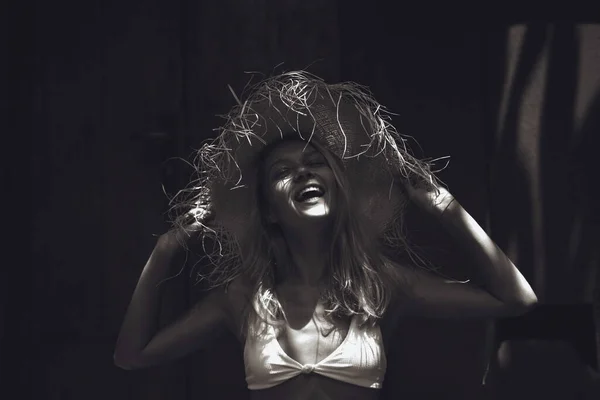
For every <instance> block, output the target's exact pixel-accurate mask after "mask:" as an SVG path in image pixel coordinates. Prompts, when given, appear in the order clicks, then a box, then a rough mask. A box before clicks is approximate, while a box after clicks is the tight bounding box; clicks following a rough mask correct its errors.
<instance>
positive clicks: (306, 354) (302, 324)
mask: <svg viewBox="0 0 600 400" xmlns="http://www.w3.org/2000/svg"><path fill="white" fill-rule="evenodd" d="M284 310H285V313H286V318H287V322H288V323H287V324H285V325H284V326H282V327H281V328H278V329H276V330H275V336H276V338H277V342H278V343H279V345H280V346H281V348H282V350H283V351H284V352H285V353H286V354H287V355H288V356H289V357H291V358H292V359H294V360H296V361H297V362H299V363H300V364H302V365H305V364H318V363H319V362H321V361H322V360H324V359H325V358H327V357H329V356H330V355H331V354H332V353H334V352H335V351H336V350H337V349H339V348H340V346H341V345H342V344H343V342H344V340H345V339H346V336H347V335H348V332H349V330H350V320H349V319H346V320H333V321H330V320H329V319H327V318H326V316H325V308H324V306H323V305H322V304H321V303H320V302H317V303H316V305H315V304H314V303H313V304H312V305H311V304H310V303H307V304H304V303H302V302H294V303H292V304H290V303H287V304H286V305H285V306H284Z"/></svg>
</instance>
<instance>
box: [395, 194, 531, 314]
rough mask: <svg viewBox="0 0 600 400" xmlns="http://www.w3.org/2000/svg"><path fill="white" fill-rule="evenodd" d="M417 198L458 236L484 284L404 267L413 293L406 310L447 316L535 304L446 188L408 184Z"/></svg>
mask: <svg viewBox="0 0 600 400" xmlns="http://www.w3.org/2000/svg"><path fill="white" fill-rule="evenodd" d="M409 193H410V194H411V197H412V199H413V200H415V201H416V202H417V204H419V205H420V206H421V207H422V208H423V209H424V210H426V211H427V212H429V213H430V214H431V215H432V216H434V217H436V218H439V220H440V222H441V224H442V225H443V226H444V227H445V228H446V230H447V231H448V232H449V233H450V234H451V235H452V236H453V237H454V239H455V240H456V244H457V246H459V247H460V248H462V250H463V251H465V252H466V253H468V254H469V255H470V257H471V258H472V260H473V261H474V265H475V269H474V271H472V272H473V274H474V275H476V276H477V278H479V279H478V281H480V282H481V286H480V287H478V286H475V285H471V284H463V283H448V282H446V281H445V280H443V279H441V278H439V277H437V276H433V275H431V274H427V273H425V272H422V271H415V270H411V269H410V268H402V269H401V271H403V272H404V274H405V276H406V280H407V281H408V282H409V286H410V290H411V293H412V296H411V299H410V300H409V301H407V302H406V305H405V307H401V308H403V309H404V311H405V312H408V313H414V314H421V315H436V316H446V317H467V316H474V317H501V316H510V315H518V314H522V313H524V312H526V311H528V310H529V309H530V308H531V307H533V306H535V305H536V303H537V297H536V295H535V293H534V291H533V289H532V288H531V286H530V285H529V283H528V282H527V280H526V279H525V278H524V277H523V275H522V274H521V273H520V272H519V270H518V269H517V267H516V266H515V265H514V264H513V263H512V261H511V260H510V259H509V258H508V257H507V256H506V254H504V252H503V251H502V250H501V249H500V248H499V247H498V246H497V245H496V244H495V243H494V241H493V240H492V239H491V238H490V237H489V236H488V235H487V233H486V232H485V231H484V230H483V229H482V228H481V227H480V226H479V224H478V223H477V222H476V221H475V219H473V217H471V215H469V213H468V212H467V211H466V210H465V209H464V208H463V207H462V206H461V205H460V204H459V203H458V201H456V200H455V199H454V197H452V195H450V193H448V192H447V191H446V190H445V189H442V190H441V191H440V193H435V192H432V191H425V190H418V189H417V190H416V189H414V188H410V187H409Z"/></svg>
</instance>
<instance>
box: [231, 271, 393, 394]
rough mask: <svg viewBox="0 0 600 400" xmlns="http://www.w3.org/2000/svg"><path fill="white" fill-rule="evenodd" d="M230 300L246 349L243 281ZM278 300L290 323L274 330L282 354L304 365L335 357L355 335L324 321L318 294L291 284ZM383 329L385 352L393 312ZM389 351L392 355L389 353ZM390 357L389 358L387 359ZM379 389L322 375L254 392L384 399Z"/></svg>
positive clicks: (340, 323)
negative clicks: (347, 340)
mask: <svg viewBox="0 0 600 400" xmlns="http://www.w3.org/2000/svg"><path fill="white" fill-rule="evenodd" d="M232 286H233V290H231V291H230V293H231V295H230V296H229V298H230V301H231V302H232V306H233V307H232V309H233V310H234V312H233V313H232V319H233V321H232V329H236V332H235V333H236V337H237V338H238V340H240V343H241V345H242V348H244V347H245V344H246V337H245V335H243V334H240V332H244V330H243V329H241V328H240V327H241V326H242V324H243V318H244V312H243V310H244V309H245V307H248V306H249V303H248V302H249V293H250V292H249V290H248V288H247V287H243V284H242V283H240V281H239V280H238V281H237V282H235V283H234V284H232ZM276 292H277V296H278V298H279V300H280V301H281V302H282V306H283V308H284V310H285V313H286V316H287V319H288V323H287V324H286V325H285V326H284V327H282V328H280V329H275V328H273V330H272V332H273V333H274V335H275V337H276V338H277V342H278V344H279V346H280V347H281V350H283V352H284V353H285V354H286V355H287V356H289V357H290V358H292V359H293V360H295V361H297V362H298V363H300V364H302V365H306V364H313V365H316V364H318V363H319V362H320V361H322V360H324V359H325V358H327V357H328V356H330V355H331V354H332V353H334V352H335V351H336V350H337V349H338V348H340V346H341V345H342V344H343V342H344V340H345V338H346V336H347V335H348V332H349V330H350V324H351V321H350V319H349V318H347V319H345V320H335V321H333V323H331V322H328V321H327V320H326V319H325V318H324V314H325V310H324V307H323V304H322V303H321V302H319V301H318V298H319V292H318V291H317V290H307V289H306V288H300V287H297V286H292V285H282V286H281V287H278V288H277V290H276ZM387 314H388V315H385V316H384V318H383V319H382V321H381V323H380V324H379V326H380V328H381V333H382V336H383V342H384V349H386V350H387V347H388V346H386V345H385V344H386V343H387V342H388V341H389V336H390V330H391V328H392V325H393V324H392V322H391V318H390V316H389V314H390V313H387ZM386 352H387V351H386ZM382 356H383V357H385V355H382ZM379 392H380V390H379V389H371V388H367V387H363V386H358V385H354V384H351V383H346V382H342V381H340V380H335V379H332V378H328V377H325V376H322V375H319V374H314V373H313V374H300V375H298V376H295V377H294V378H292V379H289V380H286V381H285V382H283V383H281V384H278V385H276V386H273V387H270V388H267V389H261V390H251V398H252V399H254V400H269V399H281V398H286V399H308V398H310V399H332V400H333V399H356V400H371V399H377V398H378V397H379Z"/></svg>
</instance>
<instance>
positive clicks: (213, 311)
mask: <svg viewBox="0 0 600 400" xmlns="http://www.w3.org/2000/svg"><path fill="white" fill-rule="evenodd" d="M193 225H196V228H198V227H199V225H201V224H199V223H196V224H192V228H191V229H190V230H191V231H193V230H194V227H193ZM181 233H184V235H189V234H190V232H181V231H170V232H168V233H166V234H164V235H162V236H161V237H160V238H159V239H158V242H157V244H156V246H155V248H154V250H153V251H152V254H151V255H150V258H149V259H148V262H147V263H146V265H145V266H144V269H143V271H142V274H141V276H140V279H139V281H138V284H137V286H136V288H135V291H134V292H133V296H132V299H131V302H130V303H129V307H128V309H127V312H126V314H125V319H124V321H123V325H122V326H121V331H120V332H119V337H118V339H117V344H116V348H115V352H114V361H115V364H116V365H117V366H119V367H121V368H123V369H135V368H143V367H149V366H153V365H157V364H161V363H163V362H167V361H171V360H173V359H176V358H179V357H182V356H185V355H187V354H189V353H191V352H192V351H194V350H197V349H198V348H201V347H203V346H204V345H206V344H207V343H208V341H209V340H210V339H212V338H213V337H214V336H215V334H218V333H219V332H222V330H223V328H227V323H228V322H229V320H228V318H229V312H228V310H229V308H228V302H227V297H226V294H225V291H224V289H223V288H217V289H213V290H211V291H210V292H209V293H208V295H207V296H205V297H204V298H203V299H202V300H200V301H199V302H198V303H197V304H196V305H195V306H194V307H192V309H191V310H189V311H188V312H187V313H186V314H185V315H183V316H182V317H181V318H179V319H178V320H176V321H175V322H174V323H172V324H170V325H168V326H166V327H165V328H164V329H162V330H160V331H159V330H158V313H159V309H160V291H159V288H158V285H159V283H160V282H161V281H163V280H164V279H165V278H166V276H167V273H168V271H169V267H170V265H171V263H172V261H173V259H174V257H175V256H176V254H177V252H179V251H180V247H181V245H180V241H181V240H182V236H180V237H177V236H178V235H180V234H181ZM192 233H193V232H192Z"/></svg>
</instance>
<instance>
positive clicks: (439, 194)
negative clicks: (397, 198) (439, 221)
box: [403, 181, 454, 216]
mask: <svg viewBox="0 0 600 400" xmlns="http://www.w3.org/2000/svg"><path fill="white" fill-rule="evenodd" d="M403 183H404V188H405V189H406V192H407V193H408V197H409V198H410V199H411V201H413V202H414V203H416V204H417V205H418V206H419V207H420V208H421V209H422V210H424V211H425V212H427V213H430V214H434V215H438V216H441V215H442V213H443V212H444V211H445V210H446V208H447V207H448V206H449V205H450V204H451V203H452V202H453V201H454V196H452V195H451V194H450V192H448V190H446V189H445V188H443V187H441V186H440V187H439V188H434V187H423V186H415V185H413V184H412V183H410V182H407V181H403Z"/></svg>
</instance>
